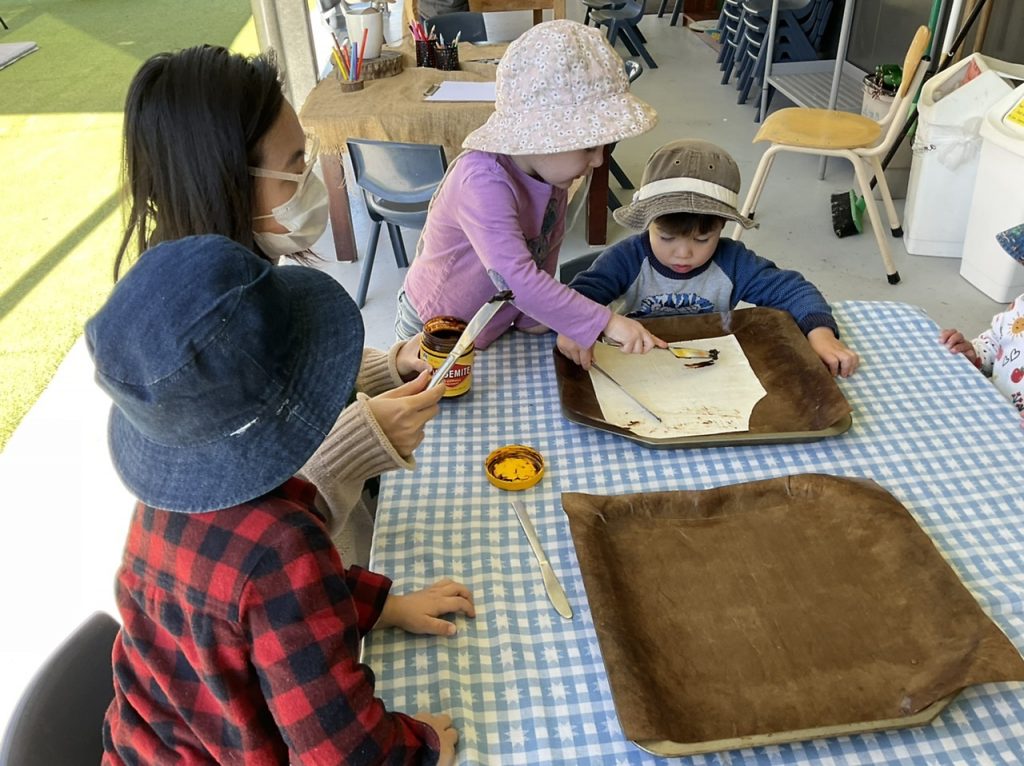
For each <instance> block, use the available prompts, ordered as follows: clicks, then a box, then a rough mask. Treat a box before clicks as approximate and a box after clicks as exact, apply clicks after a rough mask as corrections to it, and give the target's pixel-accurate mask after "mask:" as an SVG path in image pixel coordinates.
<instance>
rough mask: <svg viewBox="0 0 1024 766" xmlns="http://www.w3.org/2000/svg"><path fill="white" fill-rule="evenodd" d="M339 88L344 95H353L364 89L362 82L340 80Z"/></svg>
mask: <svg viewBox="0 0 1024 766" xmlns="http://www.w3.org/2000/svg"><path fill="white" fill-rule="evenodd" d="M338 87H340V88H341V92H342V93H352V92H354V91H357V90H362V89H363V81H362V80H338Z"/></svg>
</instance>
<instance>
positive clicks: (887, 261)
mask: <svg viewBox="0 0 1024 766" xmlns="http://www.w3.org/2000/svg"><path fill="white" fill-rule="evenodd" d="M847 158H848V159H849V160H850V162H852V163H853V172H854V174H856V176H857V185H858V186H860V193H861V194H862V195H864V206H865V208H867V214H868V218H870V219H871V229H872V231H874V232H875V239H876V240H877V241H878V249H879V251H881V254H882V263H883V264H884V265H885V275H886V277H887V278H888V280H889V284H890V285H895V284H896V283H898V282H899V281H900V272H899V271H898V270H897V269H896V264H895V263H893V260H892V252H891V251H890V250H889V240H887V239H886V237H885V232H884V231H883V230H882V221H881V218H880V217H879V216H880V213H879V210H878V205H876V204H875V195H874V194H872V193H871V174H870V171H869V170H868V166H867V164H866V163H865V162H864V161H863V160H861V158H860V157H858V156H857V155H855V154H852V153H850V154H849V155H848V157H847Z"/></svg>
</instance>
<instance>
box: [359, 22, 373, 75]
mask: <svg viewBox="0 0 1024 766" xmlns="http://www.w3.org/2000/svg"><path fill="white" fill-rule="evenodd" d="M369 34H370V30H369V29H366V28H364V29H363V42H362V44H361V45H360V46H359V60H358V61H357V62H356V79H357V80H358V79H359V78H360V77H362V76H363V57H364V56H365V55H366V37H367V35H369Z"/></svg>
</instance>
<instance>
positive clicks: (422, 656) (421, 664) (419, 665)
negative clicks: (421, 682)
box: [413, 652, 430, 673]
mask: <svg viewBox="0 0 1024 766" xmlns="http://www.w3.org/2000/svg"><path fill="white" fill-rule="evenodd" d="M413 666H414V667H415V668H416V671H417V672H419V673H425V672H426V670H427V668H428V667H429V666H430V662H429V660H428V659H427V654H426V652H416V659H415V660H413Z"/></svg>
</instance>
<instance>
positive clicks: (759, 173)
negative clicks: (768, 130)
mask: <svg viewBox="0 0 1024 766" xmlns="http://www.w3.org/2000/svg"><path fill="white" fill-rule="evenodd" d="M778 151H779V150H778V149H777V148H776V147H774V146H769V147H768V149H767V150H766V151H765V153H764V154H763V155H761V161H760V162H759V163H757V170H755V171H754V178H753V180H751V182H750V191H748V192H747V198H746V199H745V200H744V201H743V207H741V208H740V213H741V214H742V215H745V216H746V217H747V218H753V217H754V214H755V211H756V210H757V201H758V200H759V199H760V198H761V192H762V191H764V185H765V182H766V181H767V180H768V173H769V171H771V169H772V163H774V162H775V155H776V154H778ZM729 236H730V237H731V238H732V239H735V240H738V239H739V238H740V237H742V236H743V227H742V226H740V225H739V224H738V223H736V224H733V227H732V231H731V232H730V233H729Z"/></svg>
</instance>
